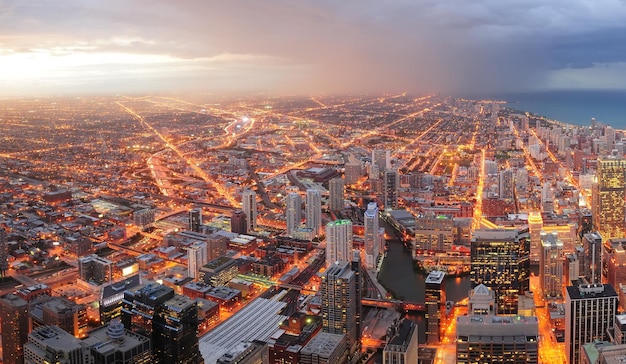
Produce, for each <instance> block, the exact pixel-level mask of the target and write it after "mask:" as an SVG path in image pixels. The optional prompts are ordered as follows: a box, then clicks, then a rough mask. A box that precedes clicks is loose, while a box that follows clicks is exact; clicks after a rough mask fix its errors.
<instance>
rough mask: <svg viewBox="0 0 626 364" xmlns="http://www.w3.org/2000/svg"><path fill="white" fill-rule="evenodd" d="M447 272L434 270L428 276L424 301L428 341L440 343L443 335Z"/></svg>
mask: <svg viewBox="0 0 626 364" xmlns="http://www.w3.org/2000/svg"><path fill="white" fill-rule="evenodd" d="M445 276H446V273H445V272H442V271H438V270H435V271H432V272H430V273H429V274H428V276H427V277H426V281H425V282H424V283H425V291H424V301H425V303H426V321H427V326H426V336H427V342H428V343H431V344H436V343H439V342H440V340H441V339H442V337H443V334H444V332H443V328H444V326H445V321H446V320H445V318H446V287H445V284H444V278H445Z"/></svg>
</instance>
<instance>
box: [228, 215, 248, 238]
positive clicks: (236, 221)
mask: <svg viewBox="0 0 626 364" xmlns="http://www.w3.org/2000/svg"><path fill="white" fill-rule="evenodd" d="M230 231H232V232H233V233H237V234H247V233H248V217H247V216H246V213H245V212H243V210H235V211H234V212H233V214H232V215H230Z"/></svg>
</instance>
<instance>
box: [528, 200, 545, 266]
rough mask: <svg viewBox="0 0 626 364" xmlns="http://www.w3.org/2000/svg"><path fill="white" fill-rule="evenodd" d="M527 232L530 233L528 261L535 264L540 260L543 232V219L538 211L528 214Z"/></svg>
mask: <svg viewBox="0 0 626 364" xmlns="http://www.w3.org/2000/svg"><path fill="white" fill-rule="evenodd" d="M528 230H529V232H530V260H531V262H532V263H533V264H536V263H537V262H538V261H539V260H540V257H539V256H540V253H541V232H542V231H543V218H542V217H541V213H540V212H538V211H531V212H530V213H529V214H528Z"/></svg>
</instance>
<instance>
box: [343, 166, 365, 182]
mask: <svg viewBox="0 0 626 364" xmlns="http://www.w3.org/2000/svg"><path fill="white" fill-rule="evenodd" d="M344 176H345V178H346V181H345V182H346V184H347V185H352V184H355V183H357V182H358V181H359V177H361V163H346V165H345V173H344Z"/></svg>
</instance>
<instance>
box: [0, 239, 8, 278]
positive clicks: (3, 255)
mask: <svg viewBox="0 0 626 364" xmlns="http://www.w3.org/2000/svg"><path fill="white" fill-rule="evenodd" d="M7 269H9V245H8V243H7V232H6V230H5V229H4V228H3V227H0V276H4V275H5V274H6V271H7Z"/></svg>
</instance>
